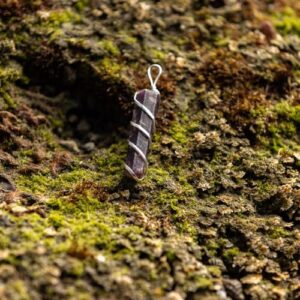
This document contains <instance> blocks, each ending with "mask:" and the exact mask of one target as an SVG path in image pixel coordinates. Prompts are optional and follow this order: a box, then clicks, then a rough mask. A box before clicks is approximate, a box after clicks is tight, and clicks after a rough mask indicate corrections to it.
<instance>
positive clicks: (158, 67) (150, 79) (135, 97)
mask: <svg viewBox="0 0 300 300" xmlns="http://www.w3.org/2000/svg"><path fill="white" fill-rule="evenodd" d="M153 68H157V70H158V73H157V76H156V78H155V79H154V80H153V78H152V69H153ZM162 72H163V70H162V67H161V66H160V65H158V64H153V65H151V66H150V67H149V68H148V71H147V73H148V77H149V81H150V84H151V88H152V90H153V91H154V92H156V93H158V94H159V90H158V89H157V88H156V84H157V81H158V79H159V77H160V76H161V74H162ZM137 95H138V92H136V93H135V95H134V103H135V105H136V106H138V107H139V108H140V109H141V110H142V111H143V112H144V113H145V114H146V115H147V116H148V117H149V118H150V119H151V120H152V122H153V125H152V128H153V131H155V116H154V115H153V113H152V112H151V111H150V110H149V109H148V108H147V107H146V106H145V105H144V104H142V103H140V102H139V101H138V100H137ZM130 124H131V126H132V127H134V128H136V129H137V130H139V131H140V132H141V133H142V134H143V135H144V136H145V137H146V138H147V139H148V140H149V146H150V144H151V142H152V138H151V132H148V131H147V130H146V129H145V128H143V127H142V126H141V125H139V124H137V123H135V122H133V121H131V122H130ZM128 145H129V147H131V148H132V149H133V150H134V151H135V152H136V153H137V154H138V155H139V156H140V157H141V158H142V160H143V161H144V162H145V164H146V169H147V168H148V160H147V157H146V156H145V154H144V153H143V151H142V150H141V149H140V148H138V147H137V146H136V145H135V144H134V143H132V142H131V141H129V140H128ZM125 169H126V171H127V172H128V173H129V174H130V176H131V177H132V178H133V179H135V180H136V181H141V180H142V179H143V178H144V177H143V178H138V177H137V176H136V175H135V173H134V171H133V170H132V169H131V168H130V167H129V166H128V165H127V164H125Z"/></svg>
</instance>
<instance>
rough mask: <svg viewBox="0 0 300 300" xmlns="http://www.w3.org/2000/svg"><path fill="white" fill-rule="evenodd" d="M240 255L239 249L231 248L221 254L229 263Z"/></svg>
mask: <svg viewBox="0 0 300 300" xmlns="http://www.w3.org/2000/svg"><path fill="white" fill-rule="evenodd" d="M239 253H240V250H239V248H237V247H233V248H230V249H228V250H226V251H224V252H223V257H224V259H226V260H227V261H231V260H232V259H233V258H234V257H235V256H237V255H238V254H239Z"/></svg>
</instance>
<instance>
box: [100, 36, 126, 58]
mask: <svg viewBox="0 0 300 300" xmlns="http://www.w3.org/2000/svg"><path fill="white" fill-rule="evenodd" d="M98 46H99V47H100V48H101V49H104V50H105V51H106V52H107V53H108V54H110V55H112V56H119V55H120V54H121V52H120V50H119V48H118V47H117V46H116V44H115V43H114V42H113V41H112V40H105V39H104V40H101V41H100V42H99V43H98Z"/></svg>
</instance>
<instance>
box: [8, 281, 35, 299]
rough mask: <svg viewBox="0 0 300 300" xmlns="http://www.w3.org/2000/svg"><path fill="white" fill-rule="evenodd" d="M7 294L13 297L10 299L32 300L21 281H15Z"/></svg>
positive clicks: (9, 286)
mask: <svg viewBox="0 0 300 300" xmlns="http://www.w3.org/2000/svg"><path fill="white" fill-rule="evenodd" d="M7 293H8V294H9V295H10V296H11V298H10V299H16V300H30V299H31V297H30V295H29V293H28V289H27V287H26V284H25V282H24V281H22V280H20V279H16V280H13V281H11V282H10V283H9V285H8V287H7Z"/></svg>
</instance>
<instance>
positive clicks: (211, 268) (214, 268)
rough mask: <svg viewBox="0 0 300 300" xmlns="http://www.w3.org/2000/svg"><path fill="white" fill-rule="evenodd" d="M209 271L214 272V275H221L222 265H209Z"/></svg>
mask: <svg viewBox="0 0 300 300" xmlns="http://www.w3.org/2000/svg"><path fill="white" fill-rule="evenodd" d="M207 268H208V271H209V273H210V274H212V275H213V276H214V277H220V276H222V271H221V269H220V267H218V266H208V267H207Z"/></svg>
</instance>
